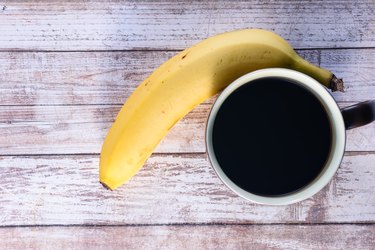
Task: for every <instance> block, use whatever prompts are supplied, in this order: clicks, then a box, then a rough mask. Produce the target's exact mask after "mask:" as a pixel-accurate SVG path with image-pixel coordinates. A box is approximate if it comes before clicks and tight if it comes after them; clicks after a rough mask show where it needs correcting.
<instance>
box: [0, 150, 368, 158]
mask: <svg viewBox="0 0 375 250" xmlns="http://www.w3.org/2000/svg"><path fill="white" fill-rule="evenodd" d="M366 154H375V151H345V153H344V156H356V155H366ZM164 155H174V156H184V155H186V156H189V155H190V156H191V155H195V156H197V155H202V156H204V155H206V152H169V153H168V152H158V153H153V154H152V156H164ZM45 156H47V157H55V156H100V153H76V154H75V153H66V154H64V153H62V154H0V157H45Z"/></svg>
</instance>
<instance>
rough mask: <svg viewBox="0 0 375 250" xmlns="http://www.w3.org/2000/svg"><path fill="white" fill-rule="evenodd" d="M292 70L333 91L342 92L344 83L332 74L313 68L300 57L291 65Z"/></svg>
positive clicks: (313, 66) (312, 65) (316, 67)
mask: <svg viewBox="0 0 375 250" xmlns="http://www.w3.org/2000/svg"><path fill="white" fill-rule="evenodd" d="M293 66H294V67H293V68H294V69H295V70H297V71H300V72H302V73H305V74H307V75H309V76H311V77H313V78H315V80H317V81H318V82H320V83H321V84H323V85H325V86H326V87H327V88H329V89H331V90H332V91H333V92H334V91H341V92H344V82H343V81H342V79H339V78H337V77H336V76H335V75H334V74H333V73H332V72H330V71H328V70H326V69H323V68H320V67H318V66H315V65H314V64H311V63H310V62H308V61H306V60H305V59H303V58H301V57H299V56H298V57H297V59H296V60H295V62H294V65H293Z"/></svg>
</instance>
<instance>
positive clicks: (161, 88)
mask: <svg viewBox="0 0 375 250" xmlns="http://www.w3.org/2000/svg"><path fill="white" fill-rule="evenodd" d="M272 67H279V68H280V67H281V68H290V69H295V70H298V71H300V72H303V73H305V74H307V75H310V76H311V77H313V78H315V79H316V80H317V81H319V82H320V83H321V84H323V85H325V86H326V87H328V88H330V89H332V90H333V91H335V90H341V91H342V90H343V83H342V81H341V80H340V79H338V78H336V77H335V76H334V75H333V74H332V73H331V72H329V71H328V70H325V69H322V68H319V67H317V66H315V65H312V64H310V63H309V62H307V61H306V60H304V59H302V58H301V57H299V56H298V55H297V54H296V52H295V51H294V50H293V48H292V47H291V46H290V45H289V44H288V43H287V42H286V41H285V40H284V39H283V38H281V37H280V36H278V35H276V34H275V33H273V32H270V31H266V30H260V29H246V30H238V31H233V32H227V33H223V34H220V35H216V36H213V37H211V38H208V39H206V40H203V41H202V42H200V43H198V44H196V45H194V46H192V47H191V48H188V49H186V50H184V51H182V52H181V53H179V54H177V55H176V56H174V57H173V58H171V59H170V60H168V61H167V62H165V63H164V64H162V65H161V66H160V67H159V68H158V69H156V70H155V71H154V72H153V73H152V74H151V75H150V76H149V77H148V78H147V79H145V80H144V81H143V82H142V83H141V84H140V85H139V86H138V88H137V89H136V90H135V91H134V93H133V94H132V95H131V96H130V97H129V98H128V100H127V101H126V102H125V104H124V106H123V107H122V109H121V110H120V112H119V113H118V115H117V117H116V120H115V122H114V124H113V125H112V127H111V129H110V130H109V132H108V135H107V137H106V138H105V141H104V144H103V147H102V151H101V154H100V170H99V172H100V173H99V179H100V182H101V183H102V184H103V185H104V186H105V187H107V188H109V189H111V190H113V189H115V188H117V187H119V186H120V185H122V184H123V183H125V182H126V181H128V180H129V179H130V178H131V177H132V176H133V175H134V174H136V172H137V171H138V170H139V169H140V168H141V167H142V165H143V164H144V162H145V161H146V160H147V158H148V157H149V156H150V155H151V153H152V152H153V150H154V149H155V147H156V146H157V145H158V144H159V142H160V141H161V140H162V139H163V137H164V136H165V135H166V134H167V132H168V131H169V129H170V128H172V127H173V125H174V124H175V123H177V122H178V121H179V120H180V119H181V118H182V117H184V116H185V115H186V114H187V113H188V112H190V111H191V110H192V109H193V108H194V107H195V106H197V105H198V104H200V103H201V102H203V101H204V100H206V99H207V98H209V97H211V96H213V95H215V94H217V93H218V92H219V91H221V90H222V89H224V88H225V87H226V86H227V85H228V84H230V83H231V82H232V81H234V80H235V79H236V78H238V77H240V76H242V75H244V74H246V73H249V72H251V71H254V70H257V69H263V68H272Z"/></svg>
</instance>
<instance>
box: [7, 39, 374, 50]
mask: <svg viewBox="0 0 375 250" xmlns="http://www.w3.org/2000/svg"><path fill="white" fill-rule="evenodd" d="M202 41H203V40H202ZM193 45H194V44H192V45H191V46H193ZM191 46H190V47H191ZM186 48H189V47H186ZM356 49H358V50H360V49H375V47H374V46H368V47H367V46H363V47H301V48H294V50H296V51H299V50H301V51H302V50H303V51H306V50H356ZM183 50H184V49H153V48H144V49H142V48H137V49H110V50H101V49H98V50H38V49H36V50H32V49H25V50H24V49H0V53H9V52H11V53H15V52H20V53H85V52H97V53H101V52H102V53H104V52H105V53H110V52H181V51H183Z"/></svg>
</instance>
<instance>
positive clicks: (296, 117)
mask: <svg viewBox="0 0 375 250" xmlns="http://www.w3.org/2000/svg"><path fill="white" fill-rule="evenodd" d="M212 133H213V134H212V140H213V141H212V142H213V149H214V153H215V156H216V158H217V160H218V162H219V164H220V167H221V168H222V169H223V171H224V173H225V174H226V175H227V176H228V177H229V178H230V179H231V180H232V181H233V182H234V183H236V184H237V185H238V186H240V187H241V188H242V189H245V190H246V191H248V192H251V193H254V194H258V195H263V196H280V195H283V194H287V193H290V192H293V191H296V190H298V189H301V188H303V187H304V186H306V185H307V184H309V183H311V182H312V181H313V180H314V179H315V178H316V177H317V176H318V175H319V173H320V172H321V171H322V169H323V167H324V165H325V163H326V161H327V158H328V156H329V154H330V148H331V138H332V132H331V127H330V122H329V119H328V116H327V114H326V112H325V110H324V108H323V106H322V104H321V103H320V102H319V100H318V99H317V98H316V97H315V96H314V95H313V94H311V93H310V92H309V91H307V90H306V89H305V88H303V87H301V86H299V85H297V84H295V83H293V82H291V81H289V80H287V79H285V80H284V79H281V78H263V79H259V80H256V81H253V82H251V83H250V84H245V85H242V86H241V87H240V88H238V89H237V90H235V91H234V92H233V93H232V94H231V95H230V96H229V97H228V98H227V99H226V100H225V102H224V103H223V104H222V106H221V107H220V109H219V111H218V113H217V116H216V119H215V122H214V126H213V132H212Z"/></svg>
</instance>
